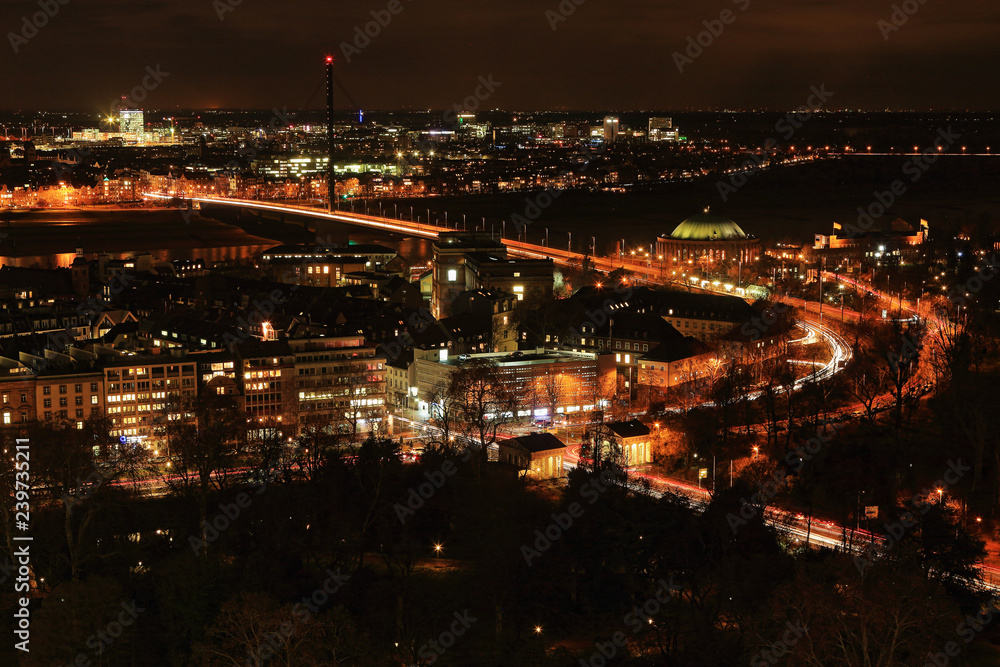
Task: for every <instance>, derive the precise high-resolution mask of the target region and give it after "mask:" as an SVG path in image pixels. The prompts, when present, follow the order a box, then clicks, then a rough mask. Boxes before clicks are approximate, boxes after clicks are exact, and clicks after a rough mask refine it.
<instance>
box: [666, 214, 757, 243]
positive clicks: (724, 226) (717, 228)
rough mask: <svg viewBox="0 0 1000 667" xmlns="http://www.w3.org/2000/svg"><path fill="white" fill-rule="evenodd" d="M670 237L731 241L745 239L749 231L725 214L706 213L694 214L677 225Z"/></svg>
mask: <svg viewBox="0 0 1000 667" xmlns="http://www.w3.org/2000/svg"><path fill="white" fill-rule="evenodd" d="M670 238H671V239H674V240H680V241H729V240H733V239H745V238H748V237H747V233H746V232H744V231H743V230H742V229H740V226H739V225H737V224H736V223H735V222H733V221H732V220H730V219H729V218H727V217H725V216H723V215H716V214H714V213H709V212H708V209H705V212H704V213H699V214H698V215H692V216H691V217H690V218H688V219H687V220H685V221H684V222H682V223H681V224H679V225H677V227H676V228H675V229H674V231H673V232H672V233H671V234H670Z"/></svg>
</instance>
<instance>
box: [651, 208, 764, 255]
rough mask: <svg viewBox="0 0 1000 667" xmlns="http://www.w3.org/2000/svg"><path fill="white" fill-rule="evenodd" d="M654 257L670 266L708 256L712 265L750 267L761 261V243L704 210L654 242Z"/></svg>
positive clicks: (735, 225) (730, 223)
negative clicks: (730, 263) (727, 263)
mask: <svg viewBox="0 0 1000 667" xmlns="http://www.w3.org/2000/svg"><path fill="white" fill-rule="evenodd" d="M656 254H657V255H658V256H660V257H662V258H663V259H664V260H665V261H672V262H687V261H688V260H698V259H699V258H701V257H703V256H706V255H707V256H708V258H709V259H711V260H712V261H720V262H722V261H730V262H743V263H749V262H754V261H756V260H757V259H758V258H759V257H760V239H759V238H757V237H756V236H750V235H749V234H747V233H746V232H744V231H743V230H742V229H740V226H739V225H737V224H736V223H735V222H733V221H732V220H730V219H729V218H727V217H725V216H723V215H716V214H714V213H711V212H710V211H709V210H708V209H707V208H706V209H705V211H704V212H703V213H699V214H698V215H693V216H691V217H690V218H688V219H687V220H685V221H684V222H682V223H681V224H679V225H677V228H676V229H674V231H673V232H672V233H671V234H669V235H668V236H661V237H660V238H658V239H656Z"/></svg>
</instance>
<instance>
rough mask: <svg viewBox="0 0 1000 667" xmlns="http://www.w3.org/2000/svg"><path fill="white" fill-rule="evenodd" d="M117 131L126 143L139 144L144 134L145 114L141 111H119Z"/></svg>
mask: <svg viewBox="0 0 1000 667" xmlns="http://www.w3.org/2000/svg"><path fill="white" fill-rule="evenodd" d="M118 129H119V131H120V133H121V135H122V137H123V138H124V139H125V140H126V141H129V142H133V143H141V142H142V141H143V140H144V135H145V132H146V120H145V114H143V112H142V110H141V109H121V110H120V111H119V112H118Z"/></svg>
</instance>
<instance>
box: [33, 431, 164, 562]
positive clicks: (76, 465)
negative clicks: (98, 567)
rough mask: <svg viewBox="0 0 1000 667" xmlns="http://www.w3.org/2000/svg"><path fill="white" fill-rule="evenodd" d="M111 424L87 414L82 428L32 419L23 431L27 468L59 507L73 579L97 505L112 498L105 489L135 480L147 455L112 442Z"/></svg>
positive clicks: (104, 503)
mask: <svg viewBox="0 0 1000 667" xmlns="http://www.w3.org/2000/svg"><path fill="white" fill-rule="evenodd" d="M110 428H111V424H110V421H109V420H108V419H107V418H105V417H103V416H98V415H97V414H96V413H92V416H91V417H89V418H88V419H87V420H85V421H84V422H83V428H81V429H75V428H69V426H68V424H67V423H59V422H57V423H49V422H46V423H38V422H36V423H34V424H33V425H32V426H31V427H30V428H29V429H28V433H27V435H28V439H29V441H30V443H31V457H32V471H33V473H34V474H35V475H37V477H38V479H39V480H40V481H41V482H42V486H44V487H46V488H47V489H48V490H49V491H50V492H51V493H52V495H53V500H57V501H58V502H60V503H61V504H62V506H63V532H64V534H65V536H66V546H67V549H68V554H69V565H70V573H71V576H72V578H73V580H74V581H75V580H77V579H79V578H80V575H81V571H82V566H83V562H84V556H85V554H84V547H85V545H86V543H87V538H88V536H89V533H90V529H91V527H92V525H93V522H94V520H95V519H96V517H97V516H98V514H99V512H100V510H101V509H102V507H104V506H106V505H108V504H112V505H113V504H115V502H116V500H115V499H113V498H110V497H109V496H110V495H112V494H110V493H109V492H110V489H111V488H112V487H113V486H114V484H115V483H119V482H123V481H128V480H131V481H133V482H136V481H137V480H138V477H139V476H140V474H141V472H142V469H143V467H144V463H145V461H146V459H147V458H148V452H147V451H146V450H145V448H143V447H142V446H140V445H133V444H122V443H116V444H114V445H112V444H111V443H112V442H113V440H112V438H111V436H110V435H109V431H110ZM102 453H103V455H101V454H102ZM125 490H127V489H125Z"/></svg>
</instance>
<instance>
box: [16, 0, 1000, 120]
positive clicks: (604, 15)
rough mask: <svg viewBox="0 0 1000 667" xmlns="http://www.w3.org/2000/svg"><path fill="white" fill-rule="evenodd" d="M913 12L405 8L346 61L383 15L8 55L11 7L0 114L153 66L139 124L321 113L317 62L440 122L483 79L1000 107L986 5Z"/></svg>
mask: <svg viewBox="0 0 1000 667" xmlns="http://www.w3.org/2000/svg"><path fill="white" fill-rule="evenodd" d="M43 1H44V0H43ZM49 1H51V2H53V3H55V2H56V0H49ZM229 1H230V2H238V1H239V0H229ZM578 1H579V0H578ZM909 1H910V3H912V6H911V9H912V8H913V7H918V10H917V11H916V13H915V14H914V15H913V16H912V17H911V18H909V19H908V21H906V23H905V24H903V25H902V26H901V27H900V28H899V30H895V31H893V32H891V33H889V39H888V41H887V40H885V39H884V38H883V33H882V31H881V30H880V28H879V26H878V25H877V22H878V21H879V20H880V19H883V20H886V21H888V20H889V18H890V15H891V14H892V12H893V10H892V3H891V2H888V1H886V2H878V1H876V2H871V1H870V0H846V1H844V0H838V1H833V0H768V1H766V2H765V1H764V0H725V1H722V2H702V1H697V0H684V1H675V2H665V1H663V0H616V1H615V2H611V1H610V0H585V1H584V2H582V4H581V5H579V6H578V7H576V9H575V12H574V13H573V14H572V15H570V16H568V17H567V18H566V20H565V21H561V22H559V23H558V24H557V29H556V30H555V31H553V30H552V28H551V26H550V19H549V18H546V10H554V11H558V7H559V1H558V0H541V1H539V0H480V1H478V2H457V1H455V0H434V1H433V2H421V1H420V0H400V2H401V6H402V8H403V9H402V12H401V13H399V14H398V15H396V16H393V17H392V20H391V22H390V23H389V25H388V26H386V27H385V28H383V29H381V34H379V35H378V36H377V37H375V38H373V39H372V40H371V44H370V45H369V46H368V47H367V48H365V49H363V50H361V53H359V54H357V53H356V54H353V55H352V58H351V62H347V60H346V58H345V57H344V55H343V52H342V49H341V48H340V44H341V42H350V41H353V39H354V28H355V26H359V25H360V26H363V25H364V24H365V23H366V22H369V21H371V20H372V17H371V15H370V12H371V11H372V10H382V9H385V7H386V6H387V5H388V4H389V0H365V1H363V2H351V3H337V2H330V1H329V0H323V1H322V2H320V1H305V0H289V1H281V2H278V1H266V0H242V2H240V4H238V5H236V6H235V7H232V8H231V9H232V11H228V12H225V13H224V18H225V20H222V21H220V20H219V14H218V11H219V9H218V7H223V6H224V7H228V5H225V4H224V3H225V2H227V0H217V1H216V2H215V3H213V2H212V0H184V1H183V2H164V1H162V0H69V2H68V4H66V5H59V11H58V14H57V15H56V16H55V17H53V18H52V19H50V20H49V22H48V25H47V26H45V27H43V28H41V29H40V30H39V31H38V34H37V36H35V37H34V38H32V39H31V40H29V41H28V43H27V44H19V49H20V52H19V53H17V54H15V53H14V50H13V48H12V47H11V44H10V34H9V33H10V32H12V31H15V32H20V30H21V27H22V22H21V17H22V16H24V15H27V14H31V13H33V12H37V11H39V8H38V4H37V1H36V2H22V1H20V0H17V1H13V2H12V1H9V0H4V1H3V2H0V8H2V9H0V28H2V31H3V33H4V44H3V46H2V47H0V108H2V109H5V110H14V109H36V108H37V109H51V110H57V109H60V110H61V109H65V110H90V109H93V110H95V111H98V110H106V109H108V108H109V107H110V106H111V102H112V100H114V99H115V97H117V96H120V95H122V94H125V93H127V92H128V91H129V90H131V89H132V88H133V87H134V86H136V85H139V84H140V83H141V82H142V79H143V76H144V75H145V71H144V70H145V68H146V67H147V66H154V67H155V66H156V65H159V66H160V68H161V71H164V72H168V73H169V76H168V77H166V79H164V81H163V82H162V83H161V84H159V86H158V87H157V88H156V89H155V90H153V91H152V92H150V93H149V95H148V98H147V99H146V100H144V101H143V103H142V104H141V106H143V107H145V108H147V109H154V108H172V107H176V106H179V107H182V108H185V107H189V108H202V107H228V108H233V107H245V108H251V107H252V108H264V109H269V108H271V107H275V106H277V107H278V108H281V107H283V106H287V107H289V108H302V107H305V106H306V105H307V103H308V104H309V106H310V107H313V108H318V107H321V106H322V105H323V104H324V96H323V93H322V91H321V90H317V86H318V85H319V84H321V83H322V81H323V71H322V62H321V60H322V55H323V54H325V53H327V52H330V53H333V54H334V55H335V56H336V57H337V60H338V63H337V68H338V69H337V71H338V77H339V78H340V80H341V81H342V82H343V84H344V86H345V87H346V88H347V90H348V91H349V92H350V93H351V95H352V97H353V98H354V99H355V100H357V102H358V104H360V105H361V106H363V107H365V108H367V109H419V108H445V107H450V106H451V105H453V104H455V103H457V102H461V100H463V99H464V98H465V97H466V96H468V95H470V94H472V93H473V92H474V91H475V89H476V86H477V85H478V83H477V79H478V77H479V76H488V75H490V74H492V75H493V78H494V80H495V81H498V82H500V84H501V85H500V87H499V88H498V89H497V90H496V92H495V93H494V94H493V95H492V97H491V98H490V99H489V100H488V102H487V105H488V106H490V107H496V108H502V109H508V110H519V109H521V110H534V109H573V110H589V109H593V110H609V109H614V110H629V109H634V110H638V109H660V110H674V109H676V110H686V109H708V108H711V109H722V108H729V109H749V108H769V109H779V110H780V109H788V108H792V107H797V106H799V105H802V104H805V103H806V100H807V98H808V96H809V89H810V86H813V85H816V86H819V85H821V84H825V85H826V87H827V89H828V90H830V91H832V92H833V93H834V95H833V97H832V98H831V99H830V101H829V103H828V108H831V109H845V108H846V109H869V110H882V109H886V108H889V109H893V110H907V109H917V110H924V109H971V110H984V109H991V110H992V109H998V108H1000V69H998V68H997V67H996V63H997V62H998V61H1000V41H998V40H997V35H998V34H1000V29H998V28H1000V26H998V18H1000V11H997V4H996V2H995V1H993V2H990V1H988V0H963V1H962V2H953V1H946V0H926V3H925V4H924V5H920V4H919V2H918V1H917V0H909ZM344 4H348V5H349V6H348V7H344V6H342V5H344ZM564 5H565V6H571V0H565V3H564ZM741 8H743V9H741ZM724 9H729V10H731V11H732V12H733V16H734V17H735V18H734V20H733V21H732V23H731V24H730V25H726V26H725V27H724V30H723V32H722V34H721V35H720V36H719V37H716V38H713V43H711V44H710V45H709V46H708V47H707V48H705V50H704V54H703V55H701V56H700V57H699V58H697V59H695V60H694V62H693V63H688V64H686V66H685V68H684V72H683V73H680V72H678V68H677V66H676V65H675V62H674V58H673V54H674V52H675V51H681V52H682V51H683V50H684V49H685V48H686V46H687V38H688V36H692V37H695V36H697V35H698V33H699V32H702V31H704V30H705V26H704V25H703V24H702V22H703V21H706V20H708V21H711V20H713V19H717V18H718V17H719V15H720V12H722V11H723V10H724ZM338 102H339V103H340V104H341V105H342V106H346V103H345V102H344V100H343V97H342V96H339V100H338Z"/></svg>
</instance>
